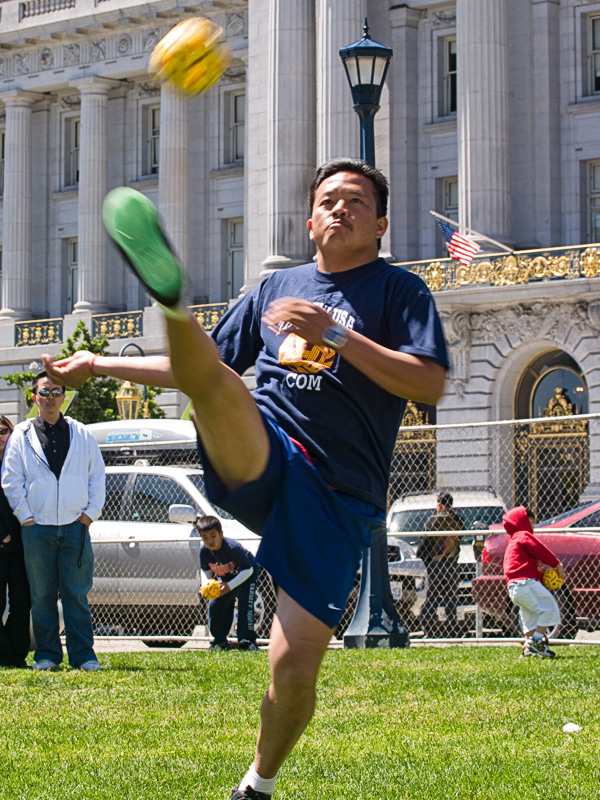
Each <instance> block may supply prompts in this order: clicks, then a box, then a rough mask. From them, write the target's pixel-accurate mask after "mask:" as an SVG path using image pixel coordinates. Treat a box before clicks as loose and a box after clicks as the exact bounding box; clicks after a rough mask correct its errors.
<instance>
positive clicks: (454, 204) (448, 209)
mask: <svg viewBox="0 0 600 800" xmlns="http://www.w3.org/2000/svg"><path fill="white" fill-rule="evenodd" d="M443 192H444V210H443V212H442V213H443V215H444V216H445V217H448V219H451V220H454V222H458V178H457V177H454V176H453V177H451V178H444V179H443Z"/></svg>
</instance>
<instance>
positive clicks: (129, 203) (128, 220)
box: [102, 186, 185, 306]
mask: <svg viewBox="0 0 600 800" xmlns="http://www.w3.org/2000/svg"><path fill="white" fill-rule="evenodd" d="M102 218H103V220H104V226H105V228H106V230H107V231H108V234H109V236H110V237H111V238H112V239H113V240H114V241H115V243H116V244H117V246H118V247H119V249H120V250H121V252H122V253H123V255H124V256H125V259H126V260H127V263H128V264H129V266H130V267H131V269H132V270H133V271H134V272H135V274H136V275H137V277H138V278H139V279H140V281H141V282H142V283H143V284H144V286H145V287H146V289H147V290H148V291H149V292H150V294H151V295H152V297H154V298H155V299H156V300H158V302H159V303H162V305H164V306H174V305H176V304H177V303H178V302H179V300H180V299H181V296H182V294H183V292H184V289H185V277H184V274H183V270H182V269H181V267H180V265H179V262H178V261H177V259H176V257H175V256H174V254H173V252H172V250H171V248H170V246H169V243H168V242H167V239H166V237H165V235H164V233H163V232H162V230H161V228H160V223H159V221H158V211H157V210H156V206H155V205H154V203H153V202H152V201H151V200H149V199H148V198H147V197H146V196H145V195H143V194H142V193H141V192H136V190H135V189H129V188H128V187H126V186H121V187H120V188H118V189H113V190H112V192H109V193H108V194H107V195H106V198H105V200H104V205H103V207H102Z"/></svg>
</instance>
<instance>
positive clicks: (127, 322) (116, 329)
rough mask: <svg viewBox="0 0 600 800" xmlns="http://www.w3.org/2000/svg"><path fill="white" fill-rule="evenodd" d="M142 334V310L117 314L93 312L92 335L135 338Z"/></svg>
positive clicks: (109, 337)
mask: <svg viewBox="0 0 600 800" xmlns="http://www.w3.org/2000/svg"><path fill="white" fill-rule="evenodd" d="M143 335H144V312H143V311H125V312H119V313H117V314H93V315H92V337H93V338H95V337H97V336H106V338H107V339H136V338H139V337H141V336H143Z"/></svg>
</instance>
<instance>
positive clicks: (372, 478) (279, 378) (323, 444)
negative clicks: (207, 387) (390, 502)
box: [212, 258, 448, 508]
mask: <svg viewBox="0 0 600 800" xmlns="http://www.w3.org/2000/svg"><path fill="white" fill-rule="evenodd" d="M287 296H289V297H298V298H301V299H305V300H310V301H311V302H313V303H318V304H319V305H322V306H323V307H324V308H325V309H326V310H327V311H328V312H329V313H330V314H331V316H332V317H333V318H334V320H335V321H336V322H338V323H340V324H341V325H344V326H346V327H347V328H351V329H353V330H355V331H358V333H361V334H363V335H364V336H366V337H367V338H369V339H371V340H373V341H374V342H377V343H378V344H381V345H383V346H384V347H387V348H390V349H391V350H397V351H400V352H403V353H410V354H412V355H416V356H427V357H429V358H432V359H434V360H435V361H437V362H438V363H440V364H442V365H444V366H447V365H448V357H447V354H446V345H445V342H444V336H443V333H442V327H441V324H440V320H439V317H438V315H437V311H436V309H435V304H434V302H433V298H432V296H431V293H430V292H429V290H428V289H427V287H426V285H425V283H424V282H423V281H422V280H421V279H420V278H419V277H418V276H417V275H414V274H412V273H410V272H407V271H406V270H404V269H402V268H400V267H395V266H392V265H390V264H388V262H387V261H384V260H383V259H382V258H379V259H377V260H376V261H373V262H371V263H369V264H365V265H363V266H361V267H356V268H355V269H351V270H347V271H345V272H339V273H324V272H320V271H319V270H318V269H317V266H316V264H304V265H302V266H299V267H294V268H291V269H283V270H279V271H277V272H274V273H273V274H272V275H269V276H268V277H267V278H266V279H265V280H264V281H263V282H262V283H261V284H260V285H259V286H257V287H255V288H254V289H253V290H252V291H251V292H249V293H248V294H247V295H245V297H243V298H242V299H241V300H240V301H239V302H238V303H237V304H236V305H235V306H234V307H233V308H232V309H231V310H230V311H229V312H228V313H227V314H226V315H225V316H224V317H223V318H222V319H221V320H220V322H219V324H218V325H217V326H216V327H215V329H214V331H213V334H212V335H213V337H214V339H215V341H216V342H217V345H218V346H219V350H220V352H221V355H222V358H223V360H224V361H225V363H226V364H228V365H229V366H230V367H231V368H232V369H234V370H235V371H236V372H238V373H239V374H240V375H241V374H242V373H243V372H245V370H246V369H248V368H249V367H251V366H252V365H253V364H255V365H256V383H257V388H256V389H255V391H254V393H253V394H254V398H255V400H256V402H257V404H258V406H259V408H260V409H261V410H262V411H263V412H264V413H266V414H269V415H270V416H271V417H272V418H273V419H275V421H276V422H277V423H278V424H279V425H280V426H281V427H282V428H283V430H284V431H285V432H286V433H287V434H288V435H289V436H291V437H292V438H293V439H296V440H297V441H298V442H300V443H301V444H302V445H303V446H304V447H305V448H306V450H307V451H308V454H309V456H310V458H311V459H312V461H313V463H314V464H315V466H316V468H317V469H318V470H319V472H320V473H321V475H322V476H323V478H324V479H325V481H326V482H327V483H328V484H329V485H330V486H332V487H334V488H335V489H339V490H342V491H345V492H348V493H349V494H352V495H355V496H357V497H360V498H362V499H363V500H366V501H368V502H370V503H372V504H374V505H375V506H377V507H379V508H385V507H386V496H387V487H388V478H389V469H390V464H391V459H392V454H393V450H394V444H395V441H396V436H397V433H398V427H399V425H400V421H401V419H402V415H403V413H404V408H405V405H406V400H404V399H402V398H400V397H395V396H394V395H392V394H390V393H389V392H387V391H386V390H385V389H382V388H380V387H379V386H377V385H376V384H375V383H374V382H373V381H372V380H370V378H367V377H366V375H363V373H361V372H360V371H359V370H358V369H356V368H355V367H353V366H352V365H351V364H350V363H348V361H346V360H345V359H344V358H343V356H342V355H339V354H337V353H336V352H335V351H334V350H332V349H331V348H328V347H325V346H319V345H310V344H307V343H306V342H305V341H304V340H303V339H301V338H300V337H298V336H297V335H296V334H294V333H291V332H286V330H281V332H280V333H278V334H275V333H273V332H272V331H270V330H269V329H268V328H267V327H266V326H265V325H264V324H263V323H262V322H261V318H262V316H263V314H264V312H265V310H266V309H267V306H268V305H269V303H271V302H272V301H273V300H275V299H277V298H281V297H287ZM282 327H285V326H282Z"/></svg>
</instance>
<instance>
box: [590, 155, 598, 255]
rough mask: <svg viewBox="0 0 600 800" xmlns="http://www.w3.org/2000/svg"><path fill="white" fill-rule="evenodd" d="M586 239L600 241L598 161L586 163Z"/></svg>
mask: <svg viewBox="0 0 600 800" xmlns="http://www.w3.org/2000/svg"><path fill="white" fill-rule="evenodd" d="M588 241H590V242H600V161H592V162H590V164H589V165H588Z"/></svg>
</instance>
